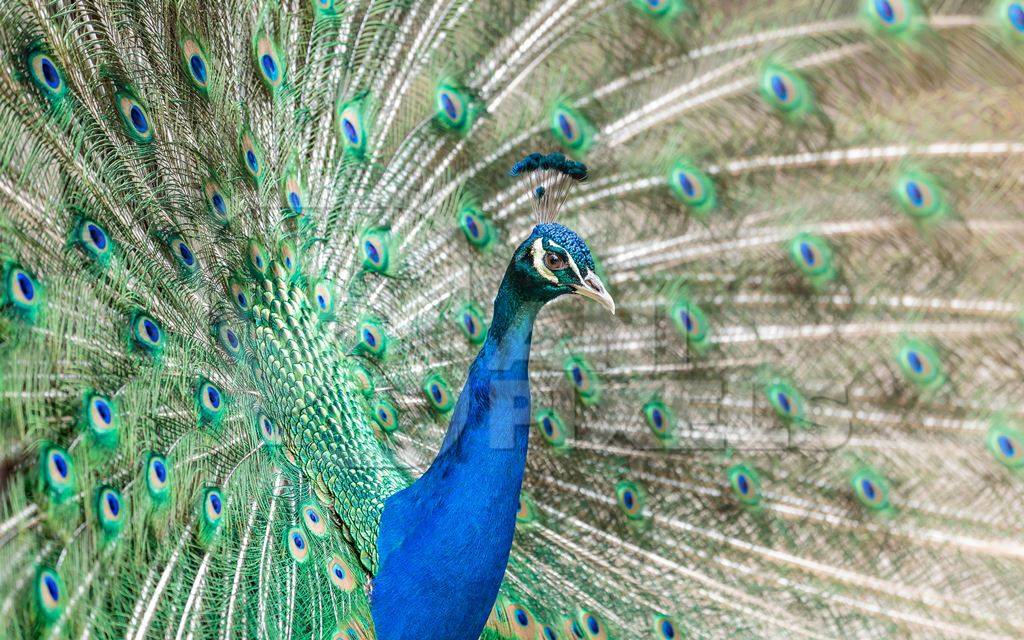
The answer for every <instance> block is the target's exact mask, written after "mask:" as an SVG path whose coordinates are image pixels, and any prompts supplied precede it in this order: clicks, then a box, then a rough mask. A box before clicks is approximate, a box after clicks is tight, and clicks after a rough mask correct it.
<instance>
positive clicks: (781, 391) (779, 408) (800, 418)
mask: <svg viewBox="0 0 1024 640" xmlns="http://www.w3.org/2000/svg"><path fill="white" fill-rule="evenodd" d="M765 395H766V396H767V397H768V403H769V404H770V405H771V407H772V409H774V410H775V414H776V415H778V416H779V417H780V418H782V419H783V420H784V421H786V422H787V423H791V424H796V425H802V424H803V422H804V399H803V396H802V395H801V394H800V392H799V391H797V390H796V388H794V387H793V386H792V385H790V384H789V383H787V382H782V381H775V382H771V383H769V384H768V385H767V386H766V387H765Z"/></svg>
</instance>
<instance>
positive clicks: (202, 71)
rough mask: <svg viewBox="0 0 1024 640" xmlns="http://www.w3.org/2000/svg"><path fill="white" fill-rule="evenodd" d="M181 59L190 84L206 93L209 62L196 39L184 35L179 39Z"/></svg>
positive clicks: (207, 90) (208, 85)
mask: <svg viewBox="0 0 1024 640" xmlns="http://www.w3.org/2000/svg"><path fill="white" fill-rule="evenodd" d="M180 49H181V61H182V66H183V68H184V70H185V76H186V77H188V79H189V81H190V82H191V83H192V86H193V87H195V88H196V90H198V91H199V93H201V94H203V95H206V94H207V93H208V92H209V89H210V62H209V60H208V59H207V57H206V52H205V51H204V50H203V46H202V45H201V44H200V43H199V41H198V40H196V39H195V38H192V37H186V38H183V39H182V40H181V43H180Z"/></svg>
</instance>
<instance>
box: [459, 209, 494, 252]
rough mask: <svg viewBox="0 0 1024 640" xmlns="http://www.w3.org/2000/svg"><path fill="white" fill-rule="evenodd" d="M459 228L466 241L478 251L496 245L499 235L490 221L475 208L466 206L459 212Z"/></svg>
mask: <svg viewBox="0 0 1024 640" xmlns="http://www.w3.org/2000/svg"><path fill="white" fill-rule="evenodd" d="M458 215H459V228H460V229H462V233H463V235H464V236H465V237H466V241H467V242H468V243H469V244H470V245H472V246H473V247H475V248H476V249H486V248H488V247H490V246H491V245H492V244H494V241H495V239H496V236H497V234H496V233H495V230H494V226H493V225H492V224H491V221H490V219H489V218H488V217H487V214H485V213H484V212H483V211H481V210H479V209H477V208H476V207H474V206H469V205H467V206H464V207H462V209H461V210H460V211H459V214H458Z"/></svg>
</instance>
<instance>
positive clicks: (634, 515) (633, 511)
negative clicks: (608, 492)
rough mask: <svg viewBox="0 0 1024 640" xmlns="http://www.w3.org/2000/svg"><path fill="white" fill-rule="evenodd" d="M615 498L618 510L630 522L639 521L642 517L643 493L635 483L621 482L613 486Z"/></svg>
mask: <svg viewBox="0 0 1024 640" xmlns="http://www.w3.org/2000/svg"><path fill="white" fill-rule="evenodd" d="M615 497H616V499H617V501H618V505H619V509H620V510H621V511H622V513H624V514H625V515H626V517H627V518H629V519H630V520H641V519H643V517H644V500H645V496H644V492H643V490H642V489H641V488H640V487H639V486H637V484H636V483H634V482H630V481H628V480H623V481H621V482H619V483H618V484H617V485H615Z"/></svg>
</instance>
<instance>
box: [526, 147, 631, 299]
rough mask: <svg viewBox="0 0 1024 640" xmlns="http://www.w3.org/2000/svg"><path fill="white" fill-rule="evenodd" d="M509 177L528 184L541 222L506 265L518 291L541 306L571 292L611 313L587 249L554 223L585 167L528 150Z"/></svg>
mask: <svg viewBox="0 0 1024 640" xmlns="http://www.w3.org/2000/svg"><path fill="white" fill-rule="evenodd" d="M509 175H512V176H515V177H518V178H519V179H520V180H521V181H522V182H523V183H524V185H526V186H527V187H528V189H529V197H530V203H531V204H532V205H533V211H534V214H535V215H536V217H537V220H538V222H539V223H540V224H538V225H537V226H535V227H534V228H533V233H531V234H530V237H529V238H527V239H526V240H525V241H523V243H522V244H521V245H519V248H518V249H516V253H515V256H514V257H513V258H512V262H511V264H509V270H508V273H509V275H510V276H512V280H513V284H514V286H515V287H516V289H517V290H518V292H519V295H521V296H523V297H524V298H526V299H529V300H535V301H539V302H540V303H542V304H543V303H546V302H550V301H551V300H554V299H555V298H557V297H558V296H561V295H565V294H567V293H574V294H576V295H580V296H583V297H584V298H590V299H591V300H596V301H597V302H600V303H601V304H602V305H603V306H604V307H605V308H607V309H608V310H609V311H611V312H612V313H615V302H614V301H613V300H612V297H611V296H610V295H608V290H607V289H605V287H604V283H602V282H601V279H600V278H598V277H597V272H596V269H595V267H594V258H593V256H591V255H590V247H588V246H587V243H586V242H584V241H583V238H581V237H579V235H577V234H576V232H574V231H573V230H571V229H569V228H568V227H565V226H563V225H560V224H558V223H556V222H555V218H556V217H557V216H558V210H559V208H561V206H562V203H564V202H565V199H566V197H568V195H569V191H570V190H571V189H572V187H573V185H575V184H576V183H578V182H582V181H584V180H586V179H587V165H585V164H583V163H582V162H576V161H574V160H570V159H568V158H566V157H565V156H564V155H562V154H561V153H549V154H548V155H542V154H540V153H531V154H530V155H528V156H526V157H525V158H523V159H522V160H520V161H519V162H517V163H515V165H513V167H512V170H511V171H509Z"/></svg>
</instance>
